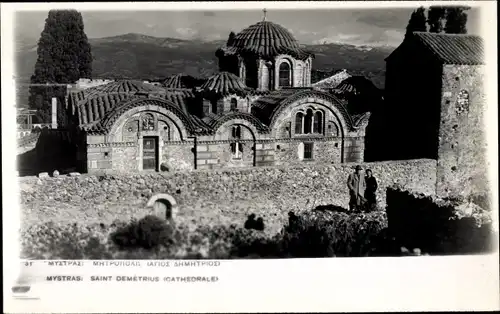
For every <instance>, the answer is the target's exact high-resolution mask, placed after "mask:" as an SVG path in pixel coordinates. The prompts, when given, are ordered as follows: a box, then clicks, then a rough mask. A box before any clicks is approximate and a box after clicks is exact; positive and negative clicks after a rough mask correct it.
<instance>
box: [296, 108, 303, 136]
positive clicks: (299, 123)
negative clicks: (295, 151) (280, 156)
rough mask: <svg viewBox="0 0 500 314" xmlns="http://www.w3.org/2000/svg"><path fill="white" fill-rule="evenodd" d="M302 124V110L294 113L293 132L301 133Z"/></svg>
mask: <svg viewBox="0 0 500 314" xmlns="http://www.w3.org/2000/svg"><path fill="white" fill-rule="evenodd" d="M303 125H304V114H303V113H302V112H298V113H297V114H296V115H295V134H302V128H303Z"/></svg>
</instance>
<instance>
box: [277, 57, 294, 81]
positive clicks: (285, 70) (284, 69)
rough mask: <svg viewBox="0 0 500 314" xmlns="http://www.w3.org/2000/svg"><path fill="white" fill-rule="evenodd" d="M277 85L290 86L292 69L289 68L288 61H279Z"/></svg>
mask: <svg viewBox="0 0 500 314" xmlns="http://www.w3.org/2000/svg"><path fill="white" fill-rule="evenodd" d="M279 73H280V74H279V75H280V76H279V77H280V79H279V86H280V87H290V86H291V81H292V80H291V77H292V71H291V70H290V64H288V62H286V61H284V62H281V64H280V69H279Z"/></svg>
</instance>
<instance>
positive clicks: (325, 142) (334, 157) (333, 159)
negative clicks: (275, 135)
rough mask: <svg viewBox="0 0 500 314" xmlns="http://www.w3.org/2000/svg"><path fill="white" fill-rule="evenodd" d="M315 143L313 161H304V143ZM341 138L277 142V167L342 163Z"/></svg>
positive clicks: (275, 144) (275, 148) (274, 146)
mask: <svg viewBox="0 0 500 314" xmlns="http://www.w3.org/2000/svg"><path fill="white" fill-rule="evenodd" d="M308 142H310V143H313V152H312V156H313V157H312V159H311V160H303V159H302V156H303V153H302V151H303V150H304V143H308ZM341 147H342V140H341V139H340V138H336V137H334V138H321V139H315V140H312V139H311V140H309V141H308V140H305V139H304V140H297V139H293V140H285V139H282V140H277V141H276V142H275V143H274V145H273V148H274V149H273V151H274V155H275V160H276V161H275V164H276V165H287V164H290V165H291V164H295V165H297V164H301V163H302V164H306V163H307V164H309V163H340V162H341V154H342V153H341V152H342V149H341Z"/></svg>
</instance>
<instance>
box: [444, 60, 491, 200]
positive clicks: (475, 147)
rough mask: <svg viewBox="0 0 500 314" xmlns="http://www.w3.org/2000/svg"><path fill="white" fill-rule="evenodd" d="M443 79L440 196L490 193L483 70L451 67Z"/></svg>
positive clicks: (447, 67) (446, 70) (445, 69)
mask: <svg viewBox="0 0 500 314" xmlns="http://www.w3.org/2000/svg"><path fill="white" fill-rule="evenodd" d="M442 79H443V97H442V101H441V123H440V128H439V149H438V174H437V176H438V182H437V193H438V195H442V196H447V195H455V194H458V195H465V196H466V195H469V194H471V193H475V192H481V191H483V192H484V191H488V190H489V186H488V166H487V159H486V141H485V124H484V114H483V113H484V110H485V104H486V101H485V94H484V89H483V85H482V83H483V82H484V66H465V65H464V66H458V65H455V66H453V65H448V66H445V67H444V71H443V76H442Z"/></svg>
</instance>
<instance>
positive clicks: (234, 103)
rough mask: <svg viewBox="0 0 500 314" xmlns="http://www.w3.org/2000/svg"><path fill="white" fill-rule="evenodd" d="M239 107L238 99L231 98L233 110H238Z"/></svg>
mask: <svg viewBox="0 0 500 314" xmlns="http://www.w3.org/2000/svg"><path fill="white" fill-rule="evenodd" d="M237 108H238V100H237V99H236V98H234V97H233V98H231V111H236V109H237Z"/></svg>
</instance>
